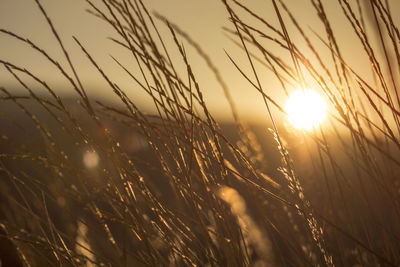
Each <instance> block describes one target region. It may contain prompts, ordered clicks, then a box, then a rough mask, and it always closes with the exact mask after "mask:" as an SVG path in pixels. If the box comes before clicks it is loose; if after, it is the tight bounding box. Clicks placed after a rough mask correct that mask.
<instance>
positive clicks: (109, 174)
mask: <svg viewBox="0 0 400 267" xmlns="http://www.w3.org/2000/svg"><path fill="white" fill-rule="evenodd" d="M34 1H35V2H36V4H37V7H38V8H39V10H40V11H41V12H42V14H43V17H44V18H45V19H46V20H47V23H48V26H49V27H50V30H51V31H52V33H53V36H54V38H55V41H56V42H57V43H58V44H59V47H60V51H61V53H60V55H59V56H60V59H56V58H53V57H52V56H51V55H49V54H48V53H47V52H46V51H44V50H42V49H41V48H40V47H39V46H37V45H36V44H35V43H33V42H32V41H30V40H29V39H26V38H24V37H22V36H19V35H18V34H16V33H14V32H10V31H8V30H6V29H0V33H1V34H3V35H6V36H8V38H10V39H15V41H18V42H22V43H24V44H25V45H27V46H29V47H31V49H32V50H33V52H35V53H39V54H41V55H42V56H43V57H44V58H45V59H47V60H48V61H49V63H51V64H52V65H53V66H54V67H55V68H56V69H57V70H58V72H59V73H60V74H61V75H62V76H63V78H64V79H65V80H66V81H67V82H68V83H69V86H70V89H71V93H72V94H74V95H75V97H76V99H77V101H75V100H74V101H75V102H76V103H74V104H73V103H71V100H70V99H68V98H66V97H61V96H60V95H57V93H56V90H55V89H54V88H52V87H51V86H49V85H48V84H47V83H46V81H43V80H41V78H40V74H36V73H37V72H38V70H28V69H25V68H24V67H23V66H17V65H15V64H13V63H12V62H8V61H4V60H2V59H0V63H1V64H2V65H4V67H5V69H6V70H7V71H8V72H9V73H10V74H11V75H13V77H14V78H15V81H16V83H18V84H19V85H20V86H22V87H23V88H24V90H25V91H24V93H22V94H18V95H17V93H16V92H14V91H12V90H11V89H10V88H5V87H0V89H1V92H2V96H1V101H2V105H3V106H4V107H5V108H4V113H5V114H6V115H5V116H3V117H4V119H3V120H2V121H3V123H2V124H3V125H5V126H6V127H2V128H4V129H2V139H1V140H2V141H1V143H0V144H1V147H2V150H1V154H0V170H1V180H0V183H1V187H0V188H1V189H0V190H1V194H0V199H1V213H0V230H1V231H0V234H1V238H0V242H1V243H2V247H4V249H1V250H2V252H1V253H0V257H1V260H2V264H3V265H4V266H7V265H10V266H11V264H15V265H23V266H25V265H26V266H43V265H50V266H53V265H62V266H64V265H66V266H80V265H86V266H94V265H102V266H190V265H192V266H249V265H251V266H322V265H327V266H334V265H337V266H398V265H399V264H400V258H399V253H398V252H399V250H400V247H399V244H400V242H399V237H400V233H399V230H400V229H399V227H398V225H399V219H400V217H399V215H400V213H399V212H400V209H399V202H398V199H399V189H400V188H399V187H400V183H399V180H398V173H399V165H400V161H399V159H398V155H399V154H398V150H399V148H400V142H399V135H398V133H399V131H400V122H399V121H400V120H399V115H400V112H399V105H400V99H399V96H398V86H399V75H398V73H399V66H400V54H399V51H398V48H399V40H400V34H399V30H398V28H397V25H396V24H395V23H394V18H393V16H392V13H394V11H393V10H391V9H390V6H389V1H382V0H371V1H368V3H367V4H365V3H364V5H365V6H367V7H368V8H369V9H368V10H369V11H370V12H369V13H368V12H366V11H365V10H366V9H363V8H362V3H360V2H361V1H352V2H351V3H350V2H349V1H347V0H337V4H338V5H339V6H340V8H341V12H342V15H344V17H345V18H346V19H347V21H348V24H349V27H351V29H352V30H353V34H354V37H355V38H357V40H358V43H357V44H353V43H352V44H351V45H357V46H358V47H359V50H360V51H362V54H363V55H364V57H365V58H366V59H367V60H368V62H369V63H370V69H371V70H370V75H369V76H368V77H365V75H362V74H360V73H358V72H357V69H359V67H360V66H353V65H352V64H350V63H348V62H347V61H346V58H345V57H344V56H343V52H342V50H343V48H344V47H345V46H347V45H350V44H346V43H341V42H340V41H339V40H338V39H337V38H336V34H335V32H334V30H333V28H334V27H333V25H332V24H333V23H335V22H334V21H333V20H332V19H330V17H329V16H328V15H327V11H326V10H325V6H324V4H323V3H322V1H320V0H310V3H311V4H312V6H313V8H314V10H313V12H314V13H313V14H316V16H318V19H319V20H320V23H321V25H322V27H323V29H324V31H323V32H315V31H313V30H308V29H307V27H306V26H303V25H301V24H299V22H298V21H297V20H296V14H295V13H293V12H292V11H291V10H290V9H289V7H290V6H286V5H285V3H284V1H283V0H272V1H271V3H272V4H273V8H274V11H275V14H276V16H277V18H278V22H279V24H278V25H276V26H274V25H273V24H272V23H269V22H268V20H269V18H264V17H262V16H261V15H258V14H257V13H256V11H253V10H251V9H249V8H248V7H247V6H246V5H245V4H244V3H242V2H239V1H236V0H230V1H228V0H222V4H223V5H224V6H225V7H226V14H227V15H228V16H229V19H230V21H231V27H230V28H229V29H228V28H227V29H225V31H226V34H227V35H228V37H229V38H231V39H232V41H233V42H234V43H236V44H237V45H238V46H239V47H240V48H241V49H242V51H243V53H244V54H245V55H246V56H247V60H248V62H237V61H235V59H234V56H232V55H230V54H229V53H227V57H228V58H229V59H230V60H231V61H232V64H233V65H234V66H235V67H236V68H237V70H238V73H239V74H241V75H242V76H243V78H244V79H246V80H247V81H248V82H249V84H250V85H251V86H252V87H254V89H255V90H257V91H258V92H259V93H260V97H261V98H263V100H264V103H265V113H266V114H267V115H268V118H267V119H266V120H267V124H268V125H269V126H268V127H265V128H264V129H263V130H262V131H263V134H264V136H265V133H267V134H268V136H269V138H270V140H268V141H267V143H268V144H269V147H268V149H265V147H266V146H263V144H262V143H263V142H259V141H258V139H259V137H260V136H262V135H258V134H257V133H255V132H254V129H253V128H252V127H249V126H248V125H246V123H245V122H244V121H243V120H242V119H241V117H240V114H239V112H238V111H237V108H236V106H237V105H240V102H235V99H233V97H232V96H231V95H230V91H229V87H228V85H227V83H226V82H225V80H227V79H228V77H224V74H223V72H220V71H219V70H218V69H217V68H216V67H215V64H214V63H213V62H212V58H210V57H208V56H207V54H206V53H205V52H204V51H203V50H202V49H201V44H197V43H196V42H195V41H194V40H193V39H192V38H191V35H190V34H187V33H185V32H184V30H183V29H181V28H180V26H179V25H174V24H173V23H171V22H169V21H168V20H167V19H166V18H164V17H162V15H159V14H152V13H151V12H150V11H149V10H147V9H146V6H145V4H144V3H143V2H142V1H141V0H102V1H99V2H97V3H96V4H95V3H92V2H91V1H90V0H87V3H88V4H89V5H90V6H91V10H90V12H91V13H92V14H93V15H95V16H97V17H99V18H100V19H102V20H103V21H104V23H107V24H108V25H110V26H111V27H112V28H113V29H114V31H115V33H116V34H117V35H118V39H116V38H115V39H112V40H113V41H114V42H115V43H116V45H117V46H119V47H120V49H123V50H126V51H127V52H128V53H129V55H130V57H131V59H132V60H134V62H136V66H134V67H132V66H126V65H124V64H123V63H122V62H121V61H119V60H118V59H114V60H115V63H116V64H115V66H116V68H121V69H122V70H123V71H125V72H126V74H127V75H128V76H129V77H130V78H131V80H132V83H134V84H135V85H136V86H137V87H138V88H140V89H141V90H143V91H144V92H146V93H147V94H148V96H149V97H150V98H151V99H152V104H153V108H154V111H155V114H153V115H151V114H148V113H146V112H144V111H143V110H142V109H140V108H138V103H135V100H134V99H132V98H130V97H128V95H127V93H126V92H125V91H124V89H123V88H121V87H120V86H118V84H116V83H115V82H113V81H112V80H111V78H110V77H109V76H108V75H107V73H105V72H104V71H103V70H102V67H101V66H100V65H98V64H97V62H96V59H95V58H93V57H92V56H91V54H90V51H88V50H87V49H86V48H85V45H84V44H83V43H82V42H81V41H79V40H78V39H77V38H75V37H74V40H75V42H76V45H77V46H78V47H80V48H81V50H82V55H83V56H85V57H86V58H87V59H88V60H89V61H90V62H91V64H92V65H93V67H94V68H95V69H97V71H98V72H99V74H100V75H101V77H102V78H103V80H104V84H105V85H106V86H107V87H108V88H109V90H110V91H111V93H112V94H114V95H115V96H116V97H117V98H118V99H119V101H120V104H114V105H112V104H109V103H108V102H104V101H103V102H101V101H96V100H95V99H93V98H92V97H89V96H88V94H87V92H86V89H85V86H84V84H83V83H82V82H81V79H80V78H79V73H78V72H77V71H76V67H75V65H74V64H73V60H72V59H71V57H70V55H69V52H68V51H67V50H66V48H65V47H64V45H63V40H64V39H65V37H64V36H59V34H58V32H57V29H56V28H55V26H54V25H53V23H52V20H51V14H48V13H46V11H45V8H44V7H43V5H42V4H41V3H40V1H39V0H34ZM367 20H370V22H371V24H368V23H366V21H367ZM371 25H372V26H371ZM161 27H167V28H168V29H169V34H170V36H168V38H169V37H171V38H170V39H168V40H171V41H172V42H173V43H172V44H166V43H165V40H167V39H165V36H164V37H163V36H162V35H161V34H160V31H159V29H160V28H161ZM368 27H373V28H374V29H375V30H376V33H377V34H376V37H377V40H378V42H377V44H376V43H375V42H373V41H372V39H373V38H371V36H370V33H369V32H368V30H367V29H368ZM289 29H290V30H289ZM294 33H296V34H297V36H301V37H302V41H299V40H298V39H296V42H293V41H292V36H293V34H294ZM310 34H311V35H312V36H309V35H310ZM184 44H185V45H184ZM272 46H275V47H278V48H279V49H280V50H281V52H280V53H277V52H275V50H274V52H273V51H271V50H270V47H272ZM321 47H323V49H325V51H328V54H329V56H328V57H327V56H326V53H325V54H323V53H322V51H323V49H321ZM187 48H193V49H194V50H195V51H197V53H198V54H199V55H200V56H201V57H202V58H203V59H204V60H205V62H206V64H207V65H208V66H209V68H210V70H211V71H212V72H211V73H213V75H215V77H216V78H217V81H218V82H219V83H220V85H221V88H222V89H223V90H224V93H225V96H226V98H227V100H228V102H229V104H230V107H231V111H232V114H233V118H234V120H235V122H234V123H235V130H234V132H235V134H236V135H237V136H238V137H237V138H233V137H230V136H229V133H227V130H226V129H225V128H224V127H222V126H223V125H221V123H218V122H217V121H216V120H215V119H214V117H213V115H212V114H211V113H210V111H209V109H208V106H207V104H206V102H205V100H204V98H203V93H202V90H203V89H202V87H201V84H199V83H198V80H197V78H196V73H194V71H193V69H192V66H191V63H190V58H188V56H187V53H186V49H187ZM172 49H174V54H178V56H171V55H172V54H171V51H170V50H172ZM283 55H286V57H284V56H283ZM285 58H286V59H285ZM61 60H62V61H61ZM247 64H249V66H250V68H244V67H243V66H245V65H247ZM265 71H268V72H271V73H273V74H274V75H275V77H276V79H277V81H279V83H280V84H281V87H282V88H281V89H282V90H283V91H284V92H285V93H286V94H288V93H289V91H290V88H291V87H293V86H297V87H299V88H307V87H308V86H311V85H312V86H313V87H315V88H316V90H318V91H319V92H320V93H321V94H323V95H324V96H325V97H326V98H327V99H328V100H329V106H330V112H329V115H328V123H326V125H325V126H324V127H321V128H318V129H314V130H312V131H307V132H298V133H297V134H293V133H288V132H287V130H286V129H285V128H284V127H283V126H282V124H281V123H279V121H277V118H280V117H279V116H282V115H283V116H284V115H285V111H284V109H283V107H282V106H281V105H280V103H281V102H282V100H281V99H273V98H272V97H271V96H270V95H269V94H268V91H267V88H268V84H264V83H263V82H262V81H261V79H260V76H261V75H262V73H263V72H265ZM28 81H29V82H28ZM32 84H34V85H32ZM39 89H40V90H41V91H39ZM39 92H41V93H39ZM11 113H12V114H13V116H12V117H11V118H10V117H9V116H8V115H7V114H11ZM22 118H23V119H22ZM21 140H22V141H21ZM271 144H274V145H273V146H271ZM295 144H298V145H297V147H296V146H295ZM82 157H84V160H83V161H82ZM277 157H278V158H279V161H280V163H279V166H273V167H272V168H271V167H268V164H270V163H271V162H274V160H276V158H277ZM85 164H86V165H85ZM6 250H8V252H5V251H6ZM3 251H4V252H3Z"/></svg>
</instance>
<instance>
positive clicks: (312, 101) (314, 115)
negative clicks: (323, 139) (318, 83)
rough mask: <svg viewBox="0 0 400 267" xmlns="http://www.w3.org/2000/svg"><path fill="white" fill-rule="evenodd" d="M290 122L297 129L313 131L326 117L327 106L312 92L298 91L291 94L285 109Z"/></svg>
mask: <svg viewBox="0 0 400 267" xmlns="http://www.w3.org/2000/svg"><path fill="white" fill-rule="evenodd" d="M285 110H286V112H287V115H288V119H289V121H290V122H291V123H292V124H293V125H294V126H295V127H297V128H300V129H305V130H311V129H312V128H313V127H317V126H318V125H319V124H320V123H322V121H323V120H324V119H325V116H326V104H325V101H324V100H323V99H322V97H321V96H320V95H319V94H318V93H317V92H315V91H312V90H298V91H295V92H293V93H292V94H291V96H290V98H289V100H288V102H287V103H286V108H285Z"/></svg>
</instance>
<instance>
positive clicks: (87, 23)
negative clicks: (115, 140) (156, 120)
mask: <svg viewBox="0 0 400 267" xmlns="http://www.w3.org/2000/svg"><path fill="white" fill-rule="evenodd" d="M144 2H145V3H146V4H147V7H148V8H149V9H150V10H155V11H157V12H158V13H160V14H162V15H164V16H165V17H167V18H168V19H169V20H170V21H171V22H173V23H175V24H178V25H179V26H180V27H181V28H182V29H183V30H185V31H186V32H187V33H189V34H190V35H191V37H192V38H193V39H194V40H196V41H197V42H198V43H199V44H200V45H201V46H202V48H203V49H204V50H205V51H206V52H207V53H208V54H209V55H210V57H211V58H212V59H213V61H214V63H215V65H217V67H219V69H220V71H221V73H222V74H223V77H224V78H225V80H226V82H227V84H228V86H229V88H230V90H231V92H232V95H233V97H234V100H235V101H236V102H238V106H239V107H240V113H241V114H243V115H244V116H248V117H250V118H252V117H264V116H262V115H260V113H262V112H264V111H265V110H264V108H263V103H262V98H261V97H259V94H258V93H257V92H256V90H255V89H253V88H251V86H250V85H249V84H248V83H247V81H246V80H245V79H244V78H243V77H241V76H240V74H239V72H238V71H237V70H236V69H235V67H234V66H233V64H232V63H231V62H230V61H229V59H228V57H227V56H226V55H225V52H224V50H226V51H227V52H228V53H229V54H231V55H232V57H233V58H234V59H235V60H237V61H238V62H241V64H243V65H244V66H248V62H247V59H246V57H245V55H244V53H243V52H242V51H241V50H240V49H238V48H237V47H236V46H235V45H234V44H233V43H232V42H231V41H230V40H229V39H228V38H227V37H226V35H225V34H224V31H223V30H222V27H223V26H228V27H230V28H232V26H231V25H230V22H229V20H228V14H227V12H226V10H225V8H224V6H223V5H222V3H221V1H218V0H148V1H144ZM285 2H286V4H287V5H288V7H289V8H290V9H291V10H292V12H293V13H294V15H295V16H296V18H297V19H298V20H299V21H300V22H301V24H302V25H306V26H305V29H306V31H307V33H311V30H310V28H309V27H311V28H312V29H314V30H316V31H317V32H320V33H323V30H322V28H321V26H322V25H321V22H320V21H319V20H318V18H317V16H316V12H315V10H313V8H312V7H311V5H310V1H309V0H287V1H285ZM41 3H42V4H43V5H44V7H45V9H46V11H47V12H48V14H49V16H50V17H51V18H52V20H53V21H54V24H55V26H56V28H57V30H58V31H59V33H60V35H61V36H62V39H63V41H64V43H65V45H66V47H67V48H68V50H69V51H70V52H71V55H72V60H73V62H74V63H75V64H76V66H77V69H78V71H79V74H80V76H81V78H82V80H83V83H84V85H86V86H87V87H88V88H90V90H91V93H92V94H94V95H99V96H101V97H108V96H109V95H110V94H111V90H109V89H106V88H105V86H104V85H105V83H104V82H103V80H102V79H101V77H100V76H99V74H98V73H97V72H96V71H95V70H94V68H93V67H91V65H90V64H89V62H88V60H87V59H86V57H85V56H84V55H83V54H82V52H81V51H80V50H79V49H78V48H77V46H76V44H75V43H74V42H73V40H72V36H76V37H78V39H79V40H81V42H82V43H83V44H84V45H85V46H86V48H87V49H88V50H89V51H90V53H91V54H92V55H93V56H94V57H95V58H96V60H97V61H98V63H99V64H100V65H101V66H102V67H103V68H104V70H105V71H106V72H107V73H109V74H110V76H112V77H113V78H114V79H115V80H116V81H117V82H118V83H120V85H121V87H122V88H125V90H126V91H127V92H129V94H130V95H131V96H133V97H134V98H135V99H138V100H139V102H140V101H141V100H140V99H145V98H146V97H145V95H144V93H143V92H141V90H140V89H139V88H138V87H137V86H136V85H135V84H133V83H132V82H131V81H129V80H128V79H127V77H126V75H125V74H124V72H123V71H122V70H121V69H119V68H118V67H117V65H116V64H115V63H114V61H113V60H112V59H111V57H110V54H111V55H113V56H115V57H116V58H121V59H124V58H125V56H126V54H125V53H124V52H122V51H121V50H120V49H119V47H118V46H116V45H115V44H114V43H112V42H111V41H110V40H108V39H107V37H108V36H115V35H114V33H113V32H112V31H111V28H110V27H109V26H108V25H106V24H105V23H104V22H102V21H100V20H99V19H98V18H95V17H94V16H92V15H90V14H88V13H87V12H86V11H85V9H86V8H88V5H87V4H86V3H85V1H84V0H42V1H41ZM323 3H325V5H326V6H325V8H326V10H327V11H328V15H330V16H331V17H330V18H331V22H332V23H333V27H334V30H335V31H336V34H337V38H338V39H339V40H341V41H342V42H343V43H345V44H346V46H342V49H343V50H342V51H343V54H344V55H345V57H346V58H347V59H348V60H349V62H350V63H351V62H354V63H355V62H359V61H360V60H363V59H362V58H360V57H359V56H358V54H359V52H360V51H359V50H360V45H359V42H357V40H356V39H355V38H354V36H353V32H352V29H351V28H350V27H349V23H348V22H347V21H346V19H345V17H344V16H343V15H342V14H341V12H340V7H339V5H338V3H337V1H336V0H325V1H323ZM246 4H247V5H248V6H249V7H251V8H252V9H253V10H254V11H256V12H257V13H258V14H259V15H261V16H263V17H264V18H266V20H268V21H269V22H271V23H272V24H274V25H276V26H277V27H278V28H279V23H278V20H277V18H276V15H275V12H274V10H273V8H272V4H271V1H265V0H263V1H261V0H248V1H246ZM391 4H392V10H400V1H397V0H394V1H392V3H391ZM394 17H396V16H394ZM397 17H398V16H397ZM0 28H4V29H7V30H11V31H13V32H15V33H18V34H20V35H23V36H25V37H28V38H29V39H31V40H32V41H34V42H35V43H37V44H38V45H40V46H41V47H42V48H44V49H45V50H46V51H48V52H49V54H50V55H52V56H54V57H55V58H57V59H59V60H60V61H61V62H63V63H64V64H65V60H64V59H63V57H62V54H61V51H60V49H59V47H58V46H57V42H56V40H55V39H54V37H53V36H52V35H51V31H50V29H49V27H48V25H47V24H46V22H45V19H44V18H43V17H42V15H41V13H40V12H39V10H38V8H37V6H36V4H35V2H34V0H0ZM161 28H162V31H161V32H162V34H163V35H165V36H166V40H170V39H169V38H170V36H169V34H168V30H167V29H165V27H163V26H161ZM292 40H293V41H294V42H297V40H298V42H299V43H298V45H299V46H300V47H302V46H304V47H305V44H303V43H304V42H303V40H301V39H300V38H299V36H298V35H297V34H296V33H294V34H293V36H292ZM315 40H317V39H314V41H315ZM170 43H171V44H172V42H170ZM343 43H342V44H343ZM0 48H1V49H0V58H1V59H3V60H8V61H10V62H13V63H15V64H17V65H20V66H24V67H26V68H30V69H31V70H34V71H33V72H34V73H36V74H38V75H39V76H40V77H42V78H43V79H44V80H46V81H48V82H49V84H50V85H53V86H54V87H57V88H60V91H67V90H69V89H68V88H67V87H66V86H65V84H66V83H65V81H63V80H62V79H61V78H60V75H59V74H58V73H56V72H55V71H54V68H53V67H52V66H51V65H50V64H48V63H47V62H46V61H45V60H43V59H42V58H41V57H40V56H39V55H38V54H37V53H35V52H34V51H33V50H32V49H30V48H29V47H26V46H24V45H21V44H20V43H19V42H16V41H15V40H11V39H10V38H9V37H6V36H4V35H0ZM170 49H171V50H173V49H175V47H170ZM272 49H274V48H272ZM188 51H189V59H190V60H191V64H192V66H193V68H194V70H195V71H196V73H197V77H198V80H199V81H200V85H201V86H202V88H203V92H204V95H205V98H206V100H207V102H208V103H209V105H210V107H211V110H215V112H216V113H217V114H222V115H223V116H225V115H226V112H224V111H225V110H227V109H228V105H227V102H226V100H225V99H224V96H223V93H222V90H221V88H220V87H219V86H218V85H217V83H216V81H215V79H214V76H213V75H212V74H211V72H209V71H208V70H207V68H206V66H205V64H204V62H203V60H202V59H201V58H200V57H198V56H197V55H196V54H195V53H190V48H189V47H188ZM326 55H327V56H328V55H329V53H328V52H327V51H326ZM280 56H282V58H284V59H288V58H289V55H288V54H282V55H280ZM288 62H290V61H288ZM366 62H367V61H366ZM127 64H129V62H128V63H127ZM358 65H360V64H358ZM259 71H260V73H264V72H265V75H263V76H262V77H261V80H262V83H263V84H265V89H266V90H267V93H268V94H270V95H272V96H273V97H276V98H279V99H284V94H283V92H282V89H281V88H280V86H279V83H278V82H277V81H276V79H275V78H274V77H273V75H272V74H271V73H268V72H267V71H263V70H262V69H259ZM358 71H361V72H363V71H364V72H365V73H367V70H363V69H359V70H358ZM0 81H1V83H0V85H3V86H7V88H10V89H11V87H17V86H16V82H15V81H14V80H12V79H11V76H10V75H9V74H8V73H7V72H6V71H5V70H4V67H2V66H1V67H0ZM282 101H283V100H282Z"/></svg>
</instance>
